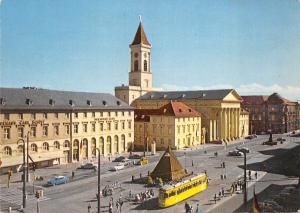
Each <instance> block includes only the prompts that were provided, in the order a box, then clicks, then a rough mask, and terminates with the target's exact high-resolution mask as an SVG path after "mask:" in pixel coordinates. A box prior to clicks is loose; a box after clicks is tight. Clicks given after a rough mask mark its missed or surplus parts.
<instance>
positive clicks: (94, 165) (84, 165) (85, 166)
mask: <svg viewBox="0 0 300 213" xmlns="http://www.w3.org/2000/svg"><path fill="white" fill-rule="evenodd" d="M97 168H98V165H96V164H93V163H86V164H83V165H81V166H80V167H79V168H78V169H97Z"/></svg>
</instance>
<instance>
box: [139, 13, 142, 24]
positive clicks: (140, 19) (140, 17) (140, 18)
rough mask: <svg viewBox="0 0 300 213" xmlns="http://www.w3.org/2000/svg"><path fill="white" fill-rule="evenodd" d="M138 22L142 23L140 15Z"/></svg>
mask: <svg viewBox="0 0 300 213" xmlns="http://www.w3.org/2000/svg"><path fill="white" fill-rule="evenodd" d="M139 22H140V23H142V15H139Z"/></svg>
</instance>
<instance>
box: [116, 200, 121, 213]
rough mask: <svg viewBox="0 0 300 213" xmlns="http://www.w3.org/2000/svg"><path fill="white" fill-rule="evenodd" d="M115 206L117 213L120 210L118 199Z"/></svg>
mask: <svg viewBox="0 0 300 213" xmlns="http://www.w3.org/2000/svg"><path fill="white" fill-rule="evenodd" d="M116 208H117V213H119V212H120V204H119V202H118V201H117V202H116Z"/></svg>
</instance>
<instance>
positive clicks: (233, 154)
mask: <svg viewBox="0 0 300 213" xmlns="http://www.w3.org/2000/svg"><path fill="white" fill-rule="evenodd" d="M243 155H244V153H242V152H241V151H239V150H233V151H230V152H228V156H243Z"/></svg>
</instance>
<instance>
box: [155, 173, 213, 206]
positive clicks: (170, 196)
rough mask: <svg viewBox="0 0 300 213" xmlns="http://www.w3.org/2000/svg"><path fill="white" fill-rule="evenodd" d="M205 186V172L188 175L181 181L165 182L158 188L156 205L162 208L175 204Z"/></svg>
mask: <svg viewBox="0 0 300 213" xmlns="http://www.w3.org/2000/svg"><path fill="white" fill-rule="evenodd" d="M206 188H207V182H206V175H205V174H198V175H194V176H192V177H191V176H189V177H187V178H185V179H183V180H181V181H177V182H170V183H167V184H165V185H163V186H162V187H161V188H160V189H159V196H158V205H159V207H162V208H165V207H169V206H172V205H175V204H176V203H179V202H181V201H183V200H185V199H187V198H189V197H192V196H194V195H195V194H197V193H199V192H202V191H204V190H205V189H206Z"/></svg>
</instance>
